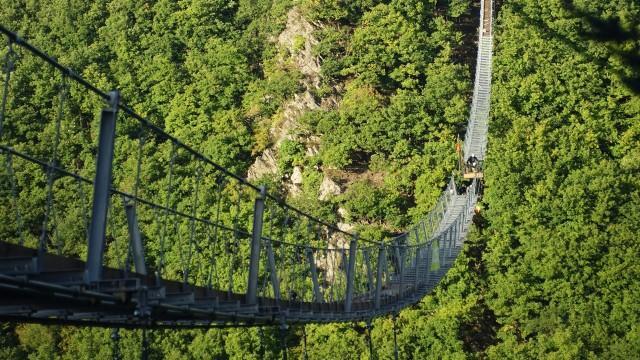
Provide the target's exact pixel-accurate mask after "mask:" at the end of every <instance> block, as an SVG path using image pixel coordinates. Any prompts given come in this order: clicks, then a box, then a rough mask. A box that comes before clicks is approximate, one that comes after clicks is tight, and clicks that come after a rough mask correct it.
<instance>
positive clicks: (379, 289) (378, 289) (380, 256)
mask: <svg viewBox="0 0 640 360" xmlns="http://www.w3.org/2000/svg"><path fill="white" fill-rule="evenodd" d="M386 261H387V255H386V251H385V249H384V246H383V245H380V250H379V251H378V273H377V274H376V297H375V306H376V310H380V297H381V295H382V272H383V269H384V263H385V262H386Z"/></svg>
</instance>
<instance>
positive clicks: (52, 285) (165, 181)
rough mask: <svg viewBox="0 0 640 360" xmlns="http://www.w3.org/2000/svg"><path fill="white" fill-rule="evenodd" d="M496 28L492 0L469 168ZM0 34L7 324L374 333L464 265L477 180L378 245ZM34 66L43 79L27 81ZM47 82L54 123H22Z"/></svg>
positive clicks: (48, 112) (1, 305) (0, 253)
mask: <svg viewBox="0 0 640 360" xmlns="http://www.w3.org/2000/svg"><path fill="white" fill-rule="evenodd" d="M492 21H493V2H492V1H491V0H483V1H482V4H481V9H480V26H479V30H478V37H479V38H478V54H477V64H476V73H475V85H474V92H473V100H472V104H471V111H470V116H469V121H468V124H467V133H466V136H465V142H464V147H463V149H464V150H463V153H464V158H465V159H466V158H468V157H470V156H472V155H473V156H475V157H477V158H478V159H479V160H480V161H482V160H483V159H484V157H485V152H486V143H487V129H488V126H487V120H488V114H489V95H490V86H491V57H492V37H493V33H492ZM0 33H1V34H2V35H3V36H4V37H5V38H6V39H7V41H8V47H7V51H6V56H5V58H4V64H3V66H4V67H3V70H4V71H3V75H4V78H3V79H2V105H1V108H0V155H1V157H2V169H1V170H2V173H1V177H0V186H1V187H2V189H1V191H2V193H1V195H0V200H1V201H2V202H1V203H0V209H1V210H2V216H3V219H2V226H0V289H1V290H0V291H1V294H2V295H1V296H0V321H18V322H34V323H43V324H70V325H82V326H102V327H113V328H145V329H148V328H199V327H203V328H209V327H221V326H234V327H241V326H263V325H282V324H305V323H329V322H352V321H370V320H371V319H372V318H375V317H378V316H383V315H387V314H394V313H397V312H398V311H399V310H401V309H403V308H405V307H407V306H410V305H412V304H415V303H416V302H418V301H419V300H420V299H421V298H422V297H424V296H425V295H426V294H428V293H429V292H430V291H431V290H432V289H433V288H434V287H435V286H436V285H437V283H438V282H439V280H440V279H441V278H442V277H443V276H444V274H445V273H446V272H447V270H448V269H449V268H450V267H451V266H452V264H453V262H454V260H455V259H456V256H457V255H458V253H459V252H460V251H461V248H462V246H463V243H464V240H465V237H466V234H467V232H468V229H469V227H470V226H471V220H472V217H473V214H474V209H475V206H476V203H477V201H478V196H479V194H480V191H481V189H480V187H481V183H480V180H479V176H473V175H471V176H469V177H470V178H472V180H471V183H470V184H469V185H468V186H466V191H462V190H461V186H459V184H456V183H455V181H454V177H453V176H452V177H451V179H450V181H449V182H448V184H447V186H446V188H445V189H444V190H443V192H442V195H441V196H440V198H439V200H438V202H437V204H436V205H435V207H434V208H433V210H432V211H431V212H429V213H428V214H427V215H426V216H425V217H424V218H423V220H421V221H420V222H419V223H417V224H415V225H414V226H413V227H411V228H410V229H408V230H407V231H406V232H405V233H403V234H402V235H400V236H397V237H395V238H392V239H386V240H385V241H383V242H377V241H372V240H370V239H366V238H363V237H360V236H359V235H358V234H354V233H349V232H346V231H343V230H341V229H340V228H338V227H337V226H336V225H333V224H331V223H329V222H326V221H323V220H321V219H318V218H316V217H314V216H311V215H309V214H308V213H306V212H304V211H301V210H300V209H298V208H295V207H293V206H291V205H289V204H287V203H286V202H284V201H283V200H282V199H281V198H280V197H278V196H277V195H276V194H277V192H274V193H272V192H271V191H270V190H269V189H268V188H266V187H264V186H258V185H254V184H252V183H250V182H248V181H247V180H246V179H244V178H243V177H241V176H238V175H236V174H234V173H233V172H231V171H229V170H227V169H226V168H225V167H223V166H220V165H218V164H216V163H215V162H214V161H212V160H211V159H210V158H208V157H207V156H205V155H204V154H203V153H201V152H199V151H197V150H196V149H194V148H193V147H191V146H189V145H187V144H186V143H185V142H183V141H182V140H180V139H178V138H176V137H174V136H172V135H170V134H168V133H167V132H165V131H164V130H163V129H162V128H161V127H160V126H158V125H156V124H155V123H154V122H153V121H151V120H149V119H147V118H145V117H144V116H141V115H139V113H138V112H136V111H135V110H134V109H133V108H131V107H129V106H127V105H126V104H125V103H124V102H123V101H121V99H120V95H119V92H117V91H111V92H105V91H103V90H101V89H99V88H98V87H97V86H95V85H93V84H91V83H89V82H88V81H87V80H85V79H84V78H83V77H81V76H80V75H79V74H77V73H75V72H74V71H73V70H71V69H69V68H67V67H65V66H63V65H61V64H60V63H59V62H58V61H57V60H56V59H54V58H52V57H50V56H48V55H47V54H46V53H45V52H43V51H41V50H40V49H38V48H36V47H35V46H33V45H32V44H31V43H29V42H28V41H26V40H24V39H22V38H20V37H19V36H18V35H17V34H16V33H14V32H12V31H10V30H9V29H6V28H5V27H2V26H0ZM27 57H32V58H34V59H37V61H39V65H38V66H34V65H33V64H34V62H29V63H28V64H29V65H28V66H27V65H25V67H24V68H21V66H22V64H23V62H24V59H25V58H27ZM38 74H40V75H41V76H42V77H43V78H44V79H49V81H51V80H50V79H58V80H56V81H57V84H55V86H52V90H51V92H50V95H51V99H50V103H51V105H52V106H51V108H50V109H31V110H32V111H34V112H35V113H37V114H38V121H31V120H30V119H33V117H29V116H26V115H25V113H24V109H25V108H26V109H29V108H30V107H29V101H30V99H31V98H33V97H36V96H39V97H40V96H46V94H39V93H36V91H35V89H34V88H30V87H29V86H30V83H29V82H27V81H25V79H27V78H28V77H30V76H37V75H38ZM79 98H80V99H81V100H82V102H80V100H78V99H79ZM87 104H88V105H87ZM71 110H73V111H71ZM71 113H73V114H77V116H76V118H75V119H70V118H69V117H70V115H69V114H71ZM93 119H99V121H92V120H93ZM25 144H29V145H25ZM143 167H144V168H149V167H151V168H153V169H155V171H156V172H155V173H154V174H153V175H149V174H146V173H143V171H142V170H141V169H142V168H143Z"/></svg>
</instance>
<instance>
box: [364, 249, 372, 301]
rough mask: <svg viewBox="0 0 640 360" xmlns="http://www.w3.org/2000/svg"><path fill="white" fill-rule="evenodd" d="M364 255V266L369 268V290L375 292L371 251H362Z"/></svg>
mask: <svg viewBox="0 0 640 360" xmlns="http://www.w3.org/2000/svg"><path fill="white" fill-rule="evenodd" d="M362 255H363V257H364V264H365V266H366V267H367V290H368V291H373V271H372V270H371V257H370V256H369V249H362Z"/></svg>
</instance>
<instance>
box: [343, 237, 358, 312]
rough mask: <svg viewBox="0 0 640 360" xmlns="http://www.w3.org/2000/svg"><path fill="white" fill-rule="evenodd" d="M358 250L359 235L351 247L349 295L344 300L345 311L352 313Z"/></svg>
mask: <svg viewBox="0 0 640 360" xmlns="http://www.w3.org/2000/svg"><path fill="white" fill-rule="evenodd" d="M357 249H358V234H355V235H354V236H353V239H351V244H350V245H349V268H348V269H347V294H346V296H345V299H344V311H345V312H347V313H349V312H351V302H352V301H353V282H354V278H355V275H356V256H357V252H356V251H357Z"/></svg>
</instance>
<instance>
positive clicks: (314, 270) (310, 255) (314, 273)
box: [306, 248, 324, 303]
mask: <svg viewBox="0 0 640 360" xmlns="http://www.w3.org/2000/svg"><path fill="white" fill-rule="evenodd" d="M306 253H307V260H308V261H309V268H310V269H311V282H312V283H313V295H314V297H315V301H316V302H318V303H323V302H324V299H323V298H322V293H321V292H320V284H319V283H318V269H317V268H316V261H315V259H314V258H313V250H311V248H307V249H306Z"/></svg>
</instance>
